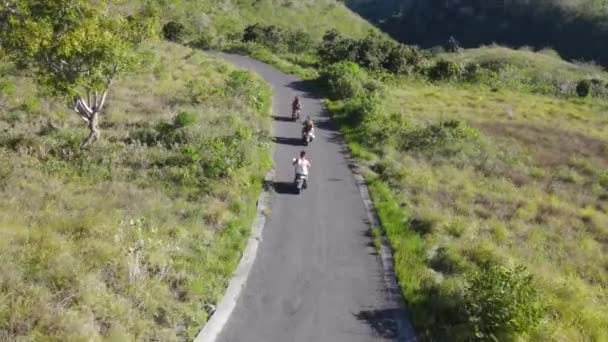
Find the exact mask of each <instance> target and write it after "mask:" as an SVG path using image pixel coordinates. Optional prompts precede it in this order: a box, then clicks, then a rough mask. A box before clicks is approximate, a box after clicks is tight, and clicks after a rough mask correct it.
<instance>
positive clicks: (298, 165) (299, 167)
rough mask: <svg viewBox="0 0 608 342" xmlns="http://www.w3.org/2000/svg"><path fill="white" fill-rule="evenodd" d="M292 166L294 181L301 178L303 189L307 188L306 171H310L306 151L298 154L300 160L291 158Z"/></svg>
mask: <svg viewBox="0 0 608 342" xmlns="http://www.w3.org/2000/svg"><path fill="white" fill-rule="evenodd" d="M293 165H294V166H295V173H296V176H295V180H297V179H298V176H302V178H303V179H304V187H306V186H307V184H306V179H307V178H308V170H309V169H310V161H308V159H306V151H302V152H300V158H293Z"/></svg>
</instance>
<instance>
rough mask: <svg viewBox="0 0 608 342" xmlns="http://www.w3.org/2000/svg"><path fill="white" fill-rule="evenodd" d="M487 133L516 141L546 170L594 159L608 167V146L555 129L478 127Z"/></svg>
mask: <svg viewBox="0 0 608 342" xmlns="http://www.w3.org/2000/svg"><path fill="white" fill-rule="evenodd" d="M474 125H475V126H476V127H478V128H479V129H480V130H482V131H483V132H484V133H486V134H489V135H492V136H497V137H503V138H511V139H516V140H518V141H519V142H521V143H522V144H524V145H526V147H527V148H528V149H529V150H530V151H531V152H532V153H533V155H534V156H535V157H536V158H535V159H536V162H537V163H539V164H540V165H542V166H549V167H551V166H557V165H564V164H567V163H568V162H569V161H571V160H572V158H573V157H577V158H584V159H591V160H593V161H595V162H597V163H599V164H600V165H601V166H603V167H608V142H606V141H603V140H600V139H597V138H593V137H589V136H586V135H584V134H581V133H578V132H572V131H568V130H563V129H559V128H555V127H549V126H540V125H531V124H523V123H509V122H480V123H475V124H474Z"/></svg>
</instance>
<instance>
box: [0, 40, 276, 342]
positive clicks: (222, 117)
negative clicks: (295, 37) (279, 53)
mask: <svg viewBox="0 0 608 342" xmlns="http://www.w3.org/2000/svg"><path fill="white" fill-rule="evenodd" d="M147 50H148V51H149V52H154V55H151V56H150V57H149V59H148V63H149V68H148V69H147V70H145V71H144V72H141V73H139V74H138V75H136V76H130V77H127V78H125V79H123V80H121V81H120V82H118V83H117V84H116V87H115V88H114V92H113V94H112V97H111V98H110V100H109V101H110V103H109V107H108V110H107V111H106V112H105V113H104V115H103V121H102V129H103V131H102V134H103V135H102V137H103V140H102V141H100V142H98V143H96V144H95V145H94V146H93V147H92V148H91V149H90V150H86V151H82V150H80V149H79V143H80V141H81V139H82V137H83V136H84V135H85V132H84V131H85V130H84V127H83V125H82V124H81V123H80V120H79V119H78V118H77V116H76V115H74V114H72V113H68V112H67V111H66V108H65V106H64V105H62V102H61V101H57V99H54V98H52V97H51V98H49V97H42V98H41V97H39V95H38V92H37V89H36V87H35V86H34V85H33V84H32V82H31V81H30V80H28V79H27V78H23V77H22V76H20V74H19V73H16V72H15V71H14V70H13V69H12V68H11V66H10V65H7V64H2V66H1V73H2V80H1V81H0V104H2V106H0V131H1V132H2V134H1V135H0V175H1V177H0V195H1V196H0V258H1V259H2V260H3V262H2V265H0V269H1V270H0V274H1V276H0V287H1V288H2V295H1V296H0V340H2V341H15V340H18V339H23V338H25V339H34V340H40V339H42V340H46V339H54V340H61V341H66V340H95V339H99V338H108V339H114V340H119V341H127V340H161V341H175V340H178V337H179V336H182V337H188V336H190V337H192V336H194V335H195V334H196V333H197V332H198V330H199V329H200V328H201V327H202V325H203V324H204V323H205V320H206V317H207V312H206V311H205V310H208V309H209V305H213V304H215V303H216V302H217V300H218V299H219V298H220V297H221V295H222V293H223V291H224V288H225V286H226V284H227V281H228V277H229V276H230V275H231V273H232V271H233V269H234V267H235V266H236V263H237V262H238V258H239V256H240V252H241V248H242V247H243V245H244V242H245V241H246V239H247V236H248V233H249V227H250V222H251V219H252V215H253V212H254V211H253V210H255V201H256V199H257V192H258V189H259V186H260V181H261V179H262V178H263V175H264V170H265V169H266V168H267V167H268V166H269V165H268V154H267V147H268V145H267V140H266V139H267V135H268V127H269V92H268V90H267V88H266V87H265V85H264V84H263V83H262V82H261V81H260V80H259V79H258V78H256V77H254V76H253V75H251V74H248V73H245V72H240V71H236V70H235V69H234V68H233V67H232V66H230V65H228V64H226V63H223V62H219V61H216V60H213V59H210V58H209V57H207V56H205V55H203V54H202V53H199V52H195V51H192V50H190V49H187V48H183V47H179V46H176V45H173V44H167V43H162V44H155V45H152V46H149V47H147ZM210 125H213V127H214V129H213V130H212V131H211V130H209V129H208V127H209V126H210ZM237 141H238V143H237ZM243 141H245V142H244V143H242V142H243ZM234 184H239V186H238V187H234ZM205 308H207V309H205Z"/></svg>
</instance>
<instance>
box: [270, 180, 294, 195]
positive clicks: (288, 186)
mask: <svg viewBox="0 0 608 342" xmlns="http://www.w3.org/2000/svg"><path fill="white" fill-rule="evenodd" d="M274 191H275V192H276V193H277V194H284V195H297V194H298V192H297V191H296V188H295V186H294V185H293V182H274Z"/></svg>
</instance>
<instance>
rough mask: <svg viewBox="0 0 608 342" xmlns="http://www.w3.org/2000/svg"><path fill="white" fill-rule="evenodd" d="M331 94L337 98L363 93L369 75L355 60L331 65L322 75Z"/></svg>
mask: <svg viewBox="0 0 608 342" xmlns="http://www.w3.org/2000/svg"><path fill="white" fill-rule="evenodd" d="M322 79H323V80H324V83H325V84H326V85H327V87H328V91H329V94H330V96H331V97H332V98H333V99H336V100H343V99H347V98H354V97H359V96H361V95H363V93H364V91H365V83H366V82H367V75H366V73H365V71H364V70H362V69H361V68H360V67H359V66H358V65H357V64H355V63H353V62H340V63H336V64H332V65H331V66H329V67H328V68H327V69H326V70H325V71H324V72H323V75H322Z"/></svg>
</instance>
